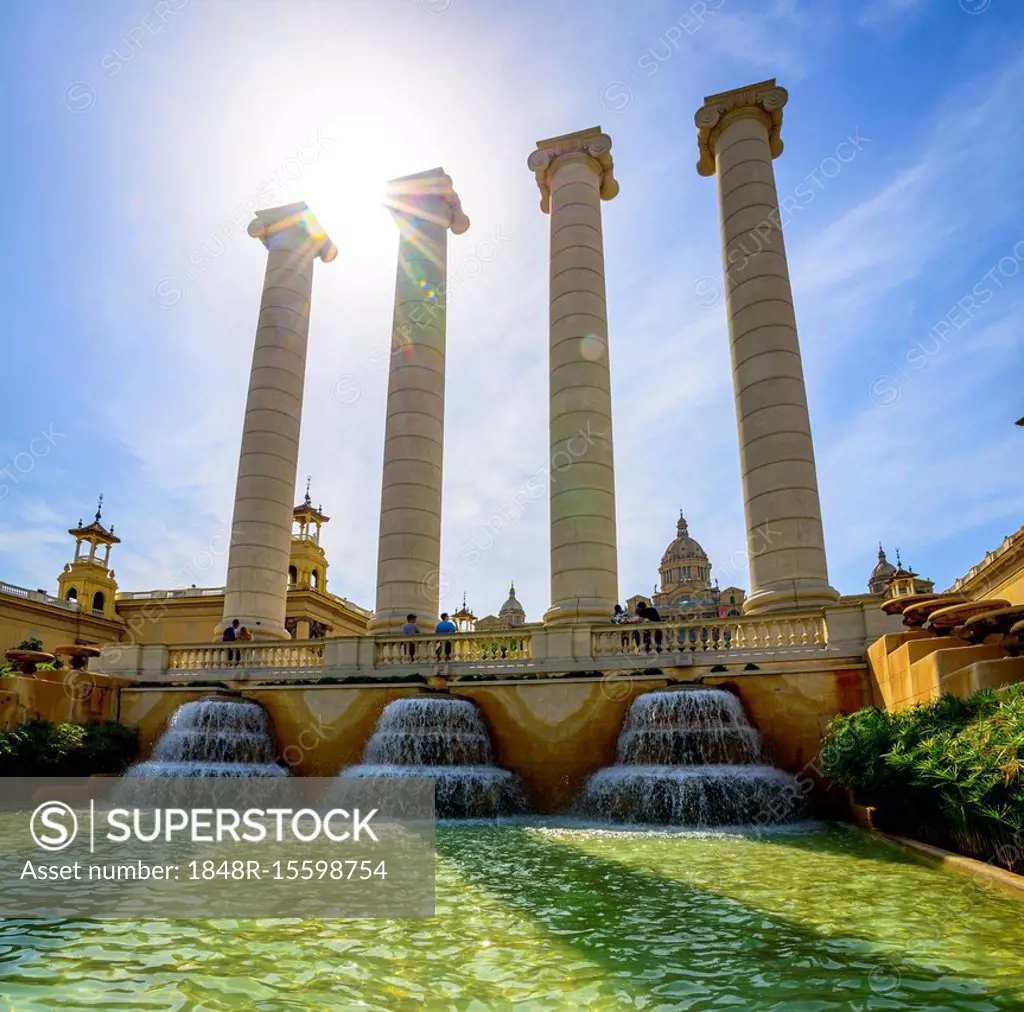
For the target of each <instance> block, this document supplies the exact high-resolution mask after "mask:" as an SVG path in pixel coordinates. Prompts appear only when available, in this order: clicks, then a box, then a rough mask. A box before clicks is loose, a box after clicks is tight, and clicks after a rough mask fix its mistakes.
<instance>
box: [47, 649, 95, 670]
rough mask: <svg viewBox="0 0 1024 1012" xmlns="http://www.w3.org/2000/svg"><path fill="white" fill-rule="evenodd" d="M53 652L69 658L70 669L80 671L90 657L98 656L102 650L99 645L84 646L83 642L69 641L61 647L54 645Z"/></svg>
mask: <svg viewBox="0 0 1024 1012" xmlns="http://www.w3.org/2000/svg"><path fill="white" fill-rule="evenodd" d="M53 652H54V653H55V654H59V655H60V656H61V657H67V658H69V659H70V660H69V663H70V665H71V670H72V671H82V670H84V668H85V666H86V665H87V664H88V663H89V658H90V657H99V656H100V654H101V653H102V651H101V650H100V648H99V647H90V646H86V645H85V644H83V643H71V644H66V645H65V646H62V647H54V648H53Z"/></svg>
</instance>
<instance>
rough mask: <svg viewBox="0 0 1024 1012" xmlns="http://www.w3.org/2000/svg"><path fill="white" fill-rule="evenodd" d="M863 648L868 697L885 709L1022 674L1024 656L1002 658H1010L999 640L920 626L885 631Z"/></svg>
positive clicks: (968, 692) (966, 692)
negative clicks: (967, 639) (935, 632)
mask: <svg viewBox="0 0 1024 1012" xmlns="http://www.w3.org/2000/svg"><path fill="white" fill-rule="evenodd" d="M867 654H868V670H869V672H870V682H871V696H872V702H873V703H874V704H875V705H876V706H884V707H885V708H886V709H888V710H903V709H906V708H907V707H911V706H915V705H917V704H918V703H928V702H931V701H932V700H934V699H938V698H939V696H941V695H942V694H943V693H944V692H950V693H953V694H954V695H958V696H969V695H971V693H972V692H975V691H977V689H979V688H994V687H997V686H998V685H1003V684H1007V683H1008V682H1015V681H1021V680H1024V661H1022V662H1021V663H1020V664H1016V663H1011V664H1009V665H1007V664H1005V663H1002V661H1004V660H1009V658H1005V653H1004V651H1003V650H1001V649H1000V648H999V647H997V646H992V645H988V644H974V645H971V644H967V643H964V641H963V640H960V639H957V638H956V637H954V636H932V635H930V634H929V633H928V632H926V631H924V630H920V629H913V630H907V631H906V632H902V633H894V634H891V635H888V636H883V637H881V639H879V640H876V641H875V642H874V643H872V644H871V646H870V647H868V651H867ZM991 662H1000V663H998V664H996V665H995V666H994V667H993V666H991ZM985 665H989V666H987V667H986V666H985Z"/></svg>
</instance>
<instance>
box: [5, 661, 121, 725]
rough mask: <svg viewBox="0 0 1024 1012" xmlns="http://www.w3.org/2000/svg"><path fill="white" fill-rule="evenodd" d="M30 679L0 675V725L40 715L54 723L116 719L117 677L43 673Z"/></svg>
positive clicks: (14, 723)
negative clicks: (2, 676)
mask: <svg viewBox="0 0 1024 1012" xmlns="http://www.w3.org/2000/svg"><path fill="white" fill-rule="evenodd" d="M44 674H45V675H46V679H45V680H44V678H42V677H35V678H30V677H26V676H23V675H10V676H8V677H6V678H0V728H13V727H17V726H18V725H19V724H24V723H25V722H26V721H29V720H32V719H34V718H38V717H41V718H42V719H43V720H49V721H52V722H53V723H55V724H60V723H64V722H65V721H68V722H71V723H75V724H89V723H92V722H94V721H101V720H116V719H117V717H118V694H117V686H118V684H120V680H112V679H109V678H108V677H107V676H106V675H95V674H93V673H91V672H88V671H81V672H71V671H64V672H46V673H44Z"/></svg>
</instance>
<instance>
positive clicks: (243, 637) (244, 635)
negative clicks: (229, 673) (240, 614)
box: [235, 625, 252, 663]
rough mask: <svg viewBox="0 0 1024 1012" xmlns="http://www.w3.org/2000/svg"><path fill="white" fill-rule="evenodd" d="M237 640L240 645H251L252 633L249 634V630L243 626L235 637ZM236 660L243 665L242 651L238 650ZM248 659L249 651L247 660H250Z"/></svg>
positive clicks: (247, 656)
mask: <svg viewBox="0 0 1024 1012" xmlns="http://www.w3.org/2000/svg"><path fill="white" fill-rule="evenodd" d="M235 639H236V641H237V642H239V643H251V642H252V633H251V632H249V630H248V629H247V628H246V627H245V626H244V625H243V626H242V627H241V628H239V630H238V634H237V635H236V636H235ZM235 658H236V659H237V660H238V661H239V663H241V660H242V651H241V649H238V650H236V651H235ZM248 659H249V653H248V651H246V660H248Z"/></svg>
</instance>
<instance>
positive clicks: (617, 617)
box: [612, 604, 626, 625]
mask: <svg viewBox="0 0 1024 1012" xmlns="http://www.w3.org/2000/svg"><path fill="white" fill-rule="evenodd" d="M612 621H613V622H614V623H615V624H616V625H621V624H622V623H623V622H625V621H626V613H625V612H624V611H623V610H622V605H621V604H617V605H616V606H615V612H614V614H613V615H612Z"/></svg>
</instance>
